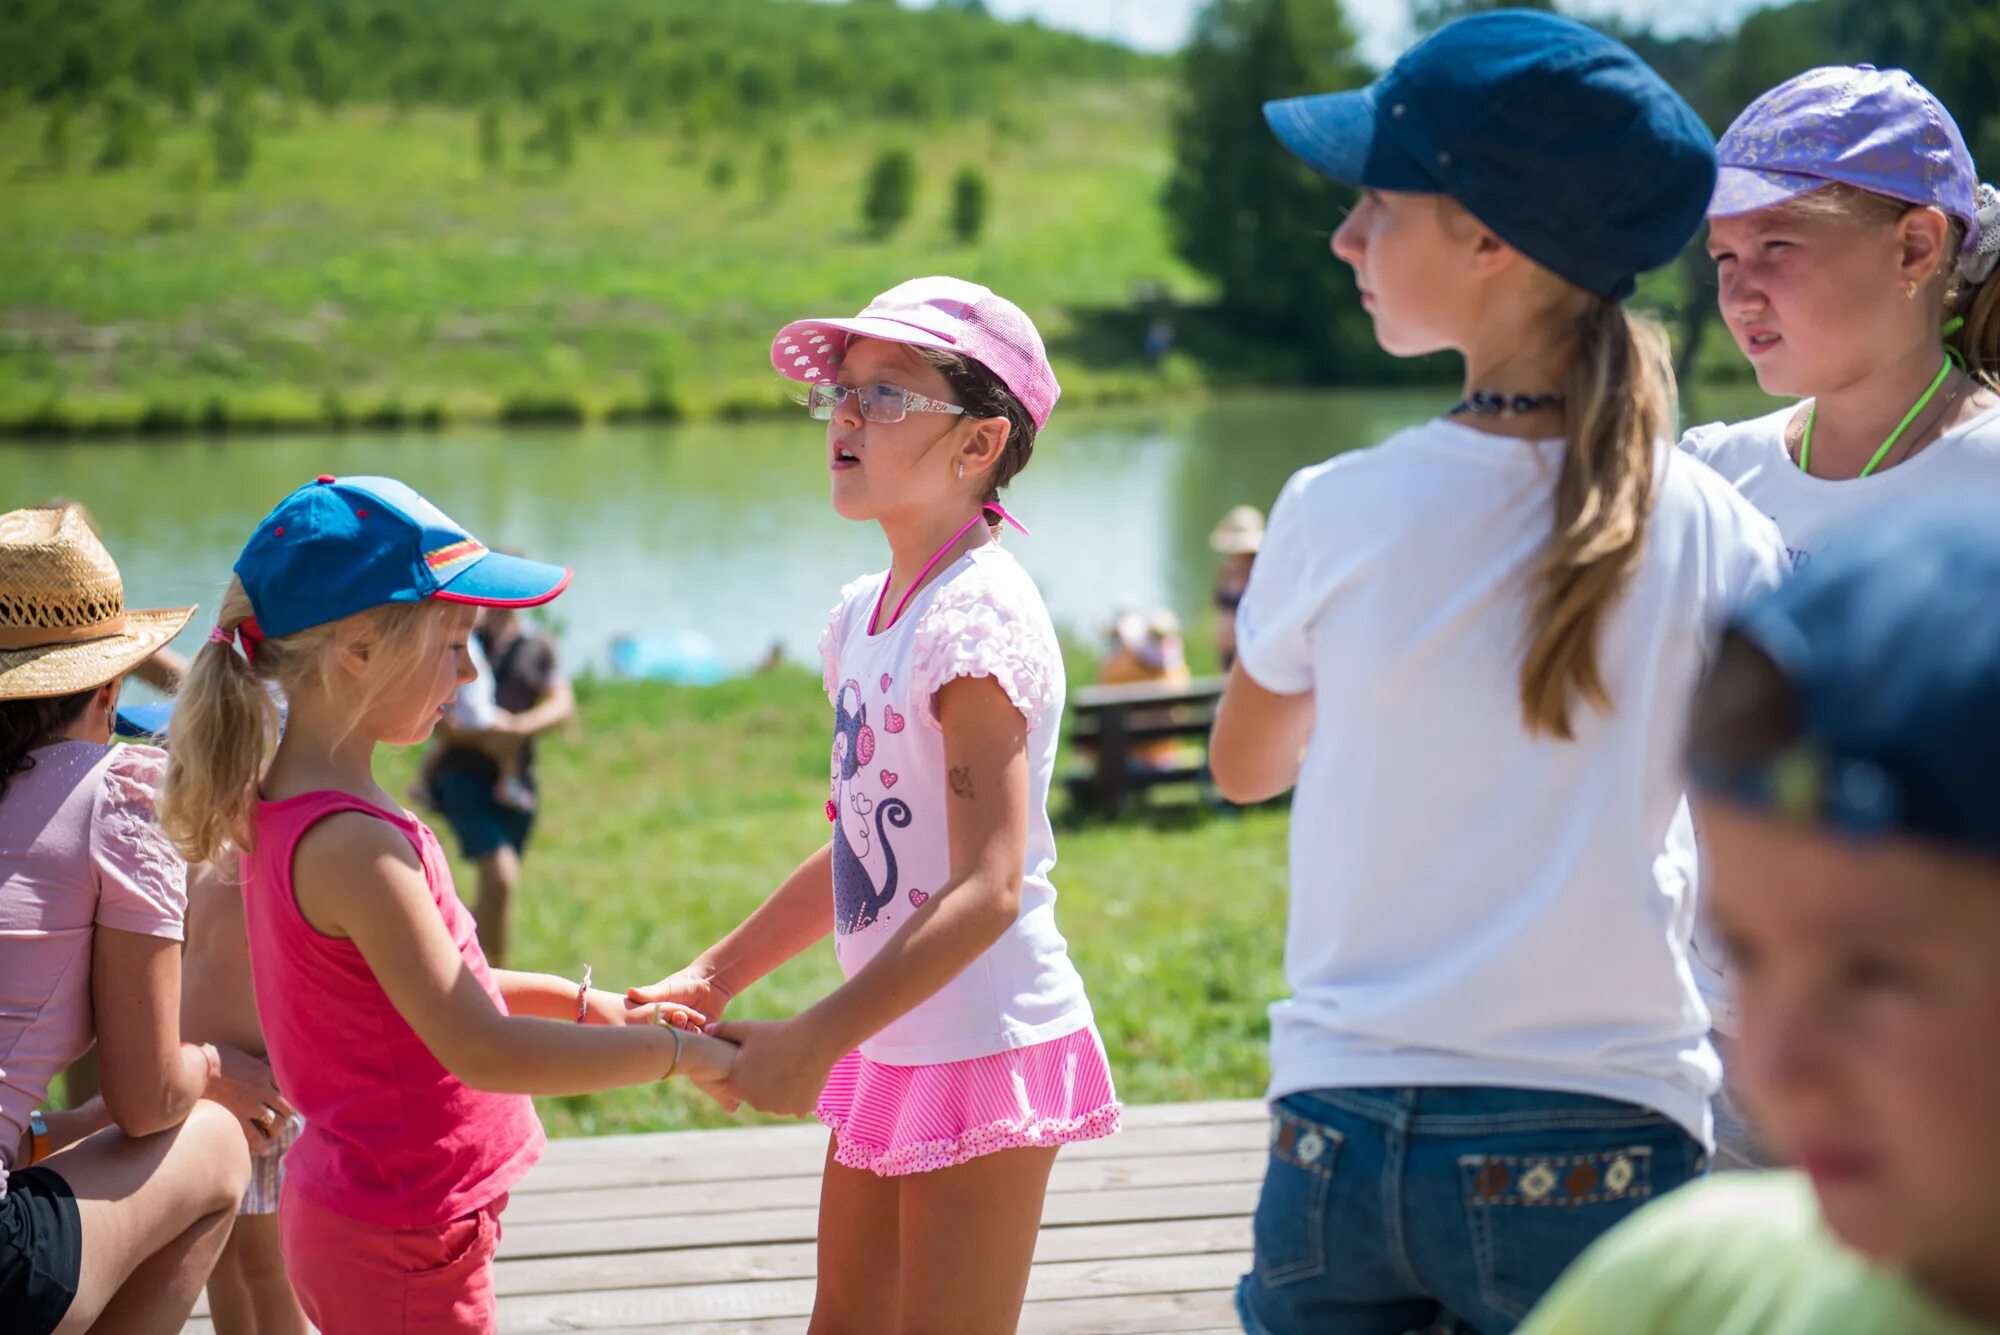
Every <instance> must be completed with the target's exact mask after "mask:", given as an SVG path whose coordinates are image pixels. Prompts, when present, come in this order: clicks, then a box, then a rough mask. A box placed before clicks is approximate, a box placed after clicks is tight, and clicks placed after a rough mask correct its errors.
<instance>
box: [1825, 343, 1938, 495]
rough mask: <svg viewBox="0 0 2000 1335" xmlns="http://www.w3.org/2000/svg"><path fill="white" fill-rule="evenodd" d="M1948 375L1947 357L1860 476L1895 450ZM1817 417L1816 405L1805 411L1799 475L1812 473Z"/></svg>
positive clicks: (1928, 405) (1865, 475)
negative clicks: (1813, 436)
mask: <svg viewBox="0 0 2000 1335" xmlns="http://www.w3.org/2000/svg"><path fill="white" fill-rule="evenodd" d="M1950 374H1951V358H1949V357H1947V358H1945V359H1944V365H1943V366H1941V367H1939V368H1938V373H1937V375H1936V377H1935V378H1933V379H1932V381H1931V387H1930V388H1929V389H1927V390H1925V391H1924V393H1923V397H1922V398H1920V399H1918V400H1917V401H1916V402H1915V403H1914V404H1912V405H1911V406H1910V411H1908V412H1906V413H1904V414H1903V420H1902V421H1901V422H1900V423H1898V424H1897V426H1896V429H1895V430H1894V431H1892V432H1890V433H1889V439H1887V440H1885V441H1883V442H1882V448H1881V449H1879V450H1877V451H1875V457H1874V458H1873V459H1870V460H1869V461H1868V466H1867V467H1866V468H1864V469H1862V470H1861V474H1860V475H1861V476H1862V477H1867V476H1868V475H1869V474H1870V473H1872V472H1874V471H1875V469H1876V468H1877V466H1879V465H1880V464H1881V462H1882V461H1883V460H1884V459H1886V458H1888V457H1889V451H1890V450H1892V449H1894V448H1896V442H1897V441H1899V440H1901V439H1902V438H1903V433H1904V432H1905V431H1908V430H1909V429H1910V423H1912V422H1914V421H1916V420H1917V415H1918V414H1919V413H1921V412H1923V410H1924V409H1926V408H1928V407H1930V404H1931V400H1932V399H1934V398H1936V397H1937V392H1938V390H1939V389H1940V388H1941V387H1943V385H1944V380H1945V377H1946V376H1948V375H1950ZM1818 417H1819V405H1818V404H1814V405H1813V406H1812V407H1811V408H1809V409H1807V410H1806V433H1805V436H1804V438H1803V439H1801V440H1800V441H1799V471H1800V472H1801V473H1810V472H1812V432H1813V422H1814V421H1815V420H1816V419H1817V418H1818Z"/></svg>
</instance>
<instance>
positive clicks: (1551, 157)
mask: <svg viewBox="0 0 2000 1335" xmlns="http://www.w3.org/2000/svg"><path fill="white" fill-rule="evenodd" d="M1264 119H1265V120H1266V121H1268V122H1269V123H1270V126H1271V129H1272V131H1273V132H1274V133H1275V134H1276V135H1277V136H1278V140H1279V142H1280V143H1282V144H1284V146H1285V147H1286V148H1287V149H1289V150H1290V151H1291V152H1292V154H1293V155H1294V156H1296V157H1297V158H1298V159H1299V160H1300V161H1302V162H1304V163H1305V164H1306V165H1307V166H1308V167H1311V168H1312V169H1313V170H1314V171H1316V172H1319V173H1320V174H1321V175H1322V176H1329V177H1332V178H1333V179H1334V180H1336V181H1341V182H1344V183H1345V184H1348V185H1355V186H1363V187H1366V188H1368V189H1372V190H1393V191H1402V192H1407V193H1414V194H1443V195H1449V196H1451V197H1452V198H1453V199H1454V200H1456V201H1458V202H1459V203H1460V204H1462V205H1464V206H1465V208H1466V209H1467V210H1468V211H1469V212H1470V213H1471V214H1472V215H1473V216H1474V217H1475V218H1478V219H1479V221H1480V222H1482V223H1484V224H1485V225H1486V226H1487V227H1489V228H1491V229H1492V230H1493V233H1494V235H1496V236H1498V237H1499V238H1500V239H1501V240H1503V241H1505V242H1506V243H1507V244H1508V245H1510V246H1512V247H1514V248H1515V249H1516V250H1518V251H1520V252H1521V253H1522V254H1524V255H1526V256H1527V257H1528V258H1529V259H1531V260H1534V261H1535V262H1536V263H1537V264H1540V265H1541V266H1542V267H1544V268H1546V269H1549V270H1551V271H1552V272H1554V273H1556V274H1558V275H1560V276H1561V277H1563V278H1566V279H1568V280H1569V281H1570V282H1572V283H1574V284H1576V285H1577V286H1578V287H1580V288H1583V289H1584V290H1585V291H1588V292H1595V293H1598V294H1599V295H1601V296H1606V297H1615V298H1619V299H1623V298H1625V297H1629V296H1631V295H1632V292H1633V289H1634V287H1635V286H1636V280H1637V278H1638V276H1639V275H1640V274H1642V273H1644V272H1646V271H1647V270H1649V269H1657V268H1659V267H1660V266H1661V265H1663V264H1665V263H1667V262H1668V261H1670V260H1672V259H1674V258H1675V257H1676V256H1677V255H1679V254H1680V252H1681V248H1682V247H1683V246H1685V245H1686V244H1687V242H1688V239H1689V238H1690V237H1692V236H1693V235H1694V234H1695V231H1696V229H1698V228H1699V227H1700V226H1701V222H1702V214H1703V212H1704V210H1705V209H1706V208H1707V205H1708V201H1709V196H1710V195H1711V194H1712V193H1713V192H1714V190H1715V140H1714V138H1713V137H1712V136H1711V135H1710V134H1709V132H1708V127H1707V126H1705V125H1703V124H1702V121H1701V117H1699V116H1697V115H1695V113H1694V108H1692V107H1690V106H1689V105H1688V104H1687V102H1686V101H1685V100H1683V99H1682V97H1681V95H1680V94H1679V93H1676V92H1675V91H1674V90H1673V89H1672V88H1670V87H1668V86H1667V82H1666V80H1664V79H1662V78H1661V77H1660V76H1659V75H1658V74H1657V73H1655V72H1654V70H1653V68H1652V67H1651V66H1650V65H1648V64H1646V62H1645V61H1643V60H1641V59H1639V57H1638V56H1637V55H1636V54H1634V52H1633V51H1632V50H1631V48H1629V47H1627V46H1625V45H1624V44H1623V43H1621V42H1616V41H1613V40H1612V39H1611V38H1609V37H1606V36H1605V35H1604V34H1603V33H1600V32H1598V31H1597V30H1596V29H1594V28H1591V27H1588V26H1586V25H1584V24H1582V23H1578V22H1576V21H1575V20H1574V19H1566V18H1561V17H1558V16H1557V15H1554V14H1547V13H1543V12H1541V11H1539V10H1525V9H1504V10H1494V11H1492V12H1489V13H1485V14H1475V15H1472V16H1471V17H1469V18H1462V19H1459V20H1457V21H1456V22H1453V23H1447V24H1446V25H1445V26H1444V27H1442V28H1439V29H1438V30H1437V31H1436V32H1434V33H1432V34H1431V35H1430V36H1429V37H1427V38H1425V39H1424V40H1423V41H1421V42H1419V43H1417V44H1416V45H1415V46H1413V47H1411V48H1410V49H1409V50H1408V51H1406V52H1404V53H1403V56H1402V58H1401V59H1399V60H1398V61H1397V62H1396V63H1395V64H1394V65H1392V66H1390V67H1389V69H1388V71H1387V72H1386V73H1384V74H1383V75H1382V77H1381V78H1379V79H1377V80H1376V81H1375V82H1374V83H1372V84H1370V85H1369V86H1368V87H1366V88H1361V89H1355V90H1351V91H1348V92H1342V93H1320V94H1315V95H1313V96H1310V97H1293V98H1286V99H1284V100H1282V101H1278V102H1267V103H1265V104H1264Z"/></svg>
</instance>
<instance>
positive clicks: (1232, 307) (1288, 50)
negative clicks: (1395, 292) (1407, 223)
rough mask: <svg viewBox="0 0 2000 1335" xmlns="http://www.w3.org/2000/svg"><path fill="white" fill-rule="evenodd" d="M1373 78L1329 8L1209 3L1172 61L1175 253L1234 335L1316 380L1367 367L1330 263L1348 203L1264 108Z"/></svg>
mask: <svg viewBox="0 0 2000 1335" xmlns="http://www.w3.org/2000/svg"><path fill="white" fill-rule="evenodd" d="M1368 77H1369V71H1368V69H1367V67H1366V65H1364V64H1363V63H1362V60H1361V58H1360V56H1359V55H1358V54H1356V51H1355V44H1354V34H1353V33H1352V31H1350V30H1349V28H1348V26H1347V22H1346V20H1345V19H1344V18H1343V17H1342V16H1341V12H1340V8H1339V6H1337V5H1331V4H1327V3H1324V0H1210V3H1209V4H1208V5H1207V7H1206V8H1204V9H1203V10H1202V12H1201V15H1200V17H1199V18H1197V20H1196V21H1195V28H1194V33H1193V36H1192V38H1191V40H1190V42H1189V44H1188V48H1187V51H1186V52H1185V54H1184V55H1183V57H1182V62H1181V78H1182V97H1181V105H1180V107H1179V110H1178V112H1177V114H1176V116H1175V118H1174V172H1173V177H1172V180H1171V181H1170V182H1169V184H1168V187H1167V195H1166V205H1167V211H1168V214H1169V216H1170V220H1171V222H1172V225H1173V229H1174V236H1175V240H1176V243H1177V245H1178V247H1179V250H1180V253H1181V255H1182V257H1183V258H1185V259H1186V260H1187V261H1188V263H1189V264H1191V265H1193V266H1194V267H1195V268H1197V269H1200V270H1201V271H1203V272H1204V273H1207V274H1209V275H1211V276H1212V277H1214V278H1215V279H1216V281H1217V282H1218V283H1219V284H1220V285H1221V288H1222V307H1223V313H1224V314H1225V315H1226V316H1227V317H1228V318H1229V319H1230V320H1231V322H1232V323H1234V324H1235V325H1237V326H1238V327H1239V328H1242V329H1244V330H1246V331H1255V332H1258V333H1261V334H1267V335H1272V336H1276V337H1278V338H1281V339H1285V340H1287V341H1291V342H1294V343H1296V344H1298V345H1299V346H1301V347H1303V348H1305V349H1306V350H1307V353H1308V359H1309V365H1310V367H1311V369H1312V371H1313V372H1314V373H1315V374H1317V375H1320V376H1323V377H1330V376H1332V375H1334V374H1336V373H1337V372H1338V371H1339V369H1340V367H1341V364H1342V362H1343V361H1344V360H1345V359H1346V358H1347V357H1349V356H1350V355H1360V356H1364V357H1368V358H1372V357H1373V356H1374V352H1373V347H1372V338H1371V336H1370V334H1369V331H1368V328H1367V323H1366V319H1365V316H1364V315H1363V312H1362V310H1361V307H1360V302H1359V299H1358V298H1357V296H1356V293H1355V290H1354V282H1353V279H1352V277H1351V276H1350V275H1349V273H1348V271H1347V268H1346V266H1345V265H1342V264H1340V263H1338V262H1337V261H1336V260H1334V258H1333V257H1332V256H1331V255H1329V254H1328V253H1327V236H1328V234H1329V233H1330V232H1331V231H1332V230H1333V229H1334V228H1335V227H1337V226H1339V224H1340V220H1341V218H1342V217H1343V216H1344V215H1345V213H1346V211H1347V208H1348V207H1349V205H1350V204H1351V203H1352V201H1353V199H1354V193H1353V192H1352V191H1351V190H1348V189H1346V188H1344V187H1342V186H1338V185H1335V184H1334V183H1333V182H1331V181H1328V180H1325V179H1324V178H1322V177H1320V176H1318V175H1316V174H1315V173H1313V172H1312V171H1310V170H1308V169H1307V168H1306V167H1304V166H1303V165H1301V164H1300V163H1299V162H1298V161H1296V160H1295V159H1294V158H1293V157H1292V156H1291V155H1290V154H1289V153H1287V152H1286V151H1285V150H1284V149H1283V148H1282V147H1281V146H1280V145H1279V144H1278V142H1277V140H1276V139H1275V138H1274V137H1273V136H1272V134H1271V132H1270V130H1269V129H1268V128H1267V127H1266V125H1265V123H1264V117H1263V111H1262V107H1263V104H1264V102H1266V101H1267V100H1269V99H1271V98H1278V97H1290V96H1295V95H1298V94H1303V93H1322V92H1332V91H1335V90H1338V89H1344V88H1353V87H1356V86H1358V85H1360V84H1363V83H1366V82H1367V81H1368Z"/></svg>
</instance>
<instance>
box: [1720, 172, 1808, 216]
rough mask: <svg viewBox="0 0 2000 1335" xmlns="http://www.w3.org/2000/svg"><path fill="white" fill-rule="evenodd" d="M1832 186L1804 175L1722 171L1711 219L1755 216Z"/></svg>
mask: <svg viewBox="0 0 2000 1335" xmlns="http://www.w3.org/2000/svg"><path fill="white" fill-rule="evenodd" d="M1832 184H1833V182H1832V181H1829V180H1827V179H1826V178H1825V177H1823V176H1807V175H1805V174H1803V173H1801V172H1773V171H1761V170H1759V169H1758V168H1755V167H1723V168H1721V169H1719V170H1718V171H1717V172H1716V173H1715V193H1714V194H1713V195H1711V196H1709V200H1708V216H1709V217H1711V218H1734V217H1736V216H1737V215H1739V214H1744V213H1755V212H1756V211H1757V210H1759V209H1768V208H1772V207H1774V206H1776V205H1779V204H1783V203H1784V202H1785V201H1787V200H1791V199H1797V198H1798V197H1799V196H1800V195H1809V194H1811V193H1812V192H1813V191H1815V190H1824V189H1826V187H1828V186H1830V185H1832Z"/></svg>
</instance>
